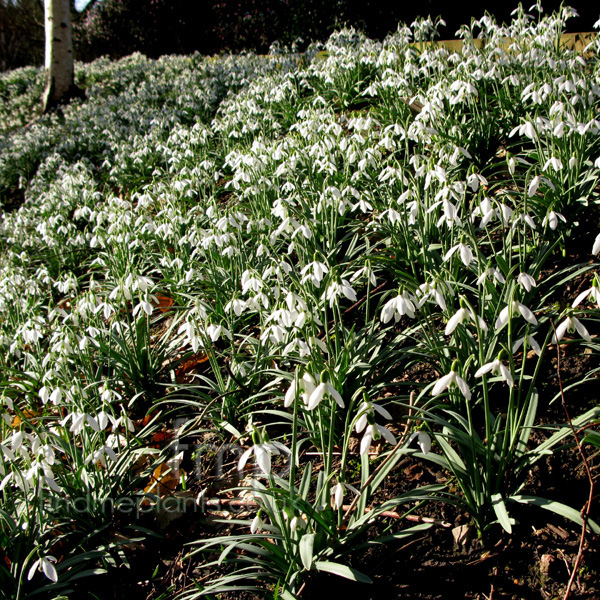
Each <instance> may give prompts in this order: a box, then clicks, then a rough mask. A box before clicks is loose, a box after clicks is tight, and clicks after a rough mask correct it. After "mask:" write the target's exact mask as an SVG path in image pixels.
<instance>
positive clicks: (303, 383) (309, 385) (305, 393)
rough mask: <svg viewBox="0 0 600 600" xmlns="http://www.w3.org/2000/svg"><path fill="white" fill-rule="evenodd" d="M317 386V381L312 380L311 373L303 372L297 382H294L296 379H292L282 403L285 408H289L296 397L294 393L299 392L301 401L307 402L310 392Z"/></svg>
mask: <svg viewBox="0 0 600 600" xmlns="http://www.w3.org/2000/svg"><path fill="white" fill-rule="evenodd" d="M316 387H317V382H316V381H315V380H314V378H313V377H312V375H310V374H309V373H304V375H302V377H301V378H300V379H299V380H298V384H296V379H294V380H293V381H292V383H291V385H290V387H289V388H288V390H287V392H286V393H285V400H284V402H283V405H284V406H285V407H286V408H289V407H290V406H291V405H292V404H293V403H294V400H295V398H296V394H297V393H299V394H300V397H301V398H302V401H303V402H304V404H305V405H307V404H308V399H309V398H310V396H311V394H312V393H313V392H314V391H315V389H316Z"/></svg>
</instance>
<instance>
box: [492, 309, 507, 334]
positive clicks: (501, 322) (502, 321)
mask: <svg viewBox="0 0 600 600" xmlns="http://www.w3.org/2000/svg"><path fill="white" fill-rule="evenodd" d="M508 311H509V308H508V306H505V307H504V308H503V309H502V311H501V312H500V314H499V315H498V318H497V319H496V324H495V326H494V327H495V328H496V329H502V327H504V326H505V325H506V324H507V323H508Z"/></svg>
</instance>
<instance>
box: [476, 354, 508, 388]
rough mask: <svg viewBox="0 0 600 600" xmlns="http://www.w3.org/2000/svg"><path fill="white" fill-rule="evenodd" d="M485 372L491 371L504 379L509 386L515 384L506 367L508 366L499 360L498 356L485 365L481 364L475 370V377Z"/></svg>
mask: <svg viewBox="0 0 600 600" xmlns="http://www.w3.org/2000/svg"><path fill="white" fill-rule="evenodd" d="M486 373H492V375H498V376H500V377H501V378H502V380H503V381H506V383H508V385H509V386H510V387H513V386H514V385H515V380H514V379H513V376H512V374H511V372H510V370H509V369H508V367H507V366H506V365H505V364H504V363H502V362H501V361H500V359H499V358H497V359H496V360H493V361H491V362H489V363H486V364H485V365H482V366H481V367H479V369H477V371H475V377H481V376H483V375H485V374H486Z"/></svg>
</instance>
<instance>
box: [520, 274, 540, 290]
mask: <svg viewBox="0 0 600 600" xmlns="http://www.w3.org/2000/svg"><path fill="white" fill-rule="evenodd" d="M517 283H518V284H519V285H520V286H521V287H522V288H523V289H524V290H526V291H528V292H530V291H531V288H534V287H537V283H536V282H535V279H534V278H533V277H532V276H531V275H529V274H528V273H519V275H518V276H517Z"/></svg>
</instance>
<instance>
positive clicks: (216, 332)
mask: <svg viewBox="0 0 600 600" xmlns="http://www.w3.org/2000/svg"><path fill="white" fill-rule="evenodd" d="M206 333H207V334H208V337H210V339H211V341H212V342H216V341H217V340H218V339H220V338H221V336H222V335H224V336H225V337H227V338H228V339H229V340H231V339H233V337H232V335H231V332H230V331H229V330H228V329H226V328H225V327H223V326H222V325H214V324H212V323H211V324H210V325H209V326H208V327H207V328H206Z"/></svg>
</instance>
